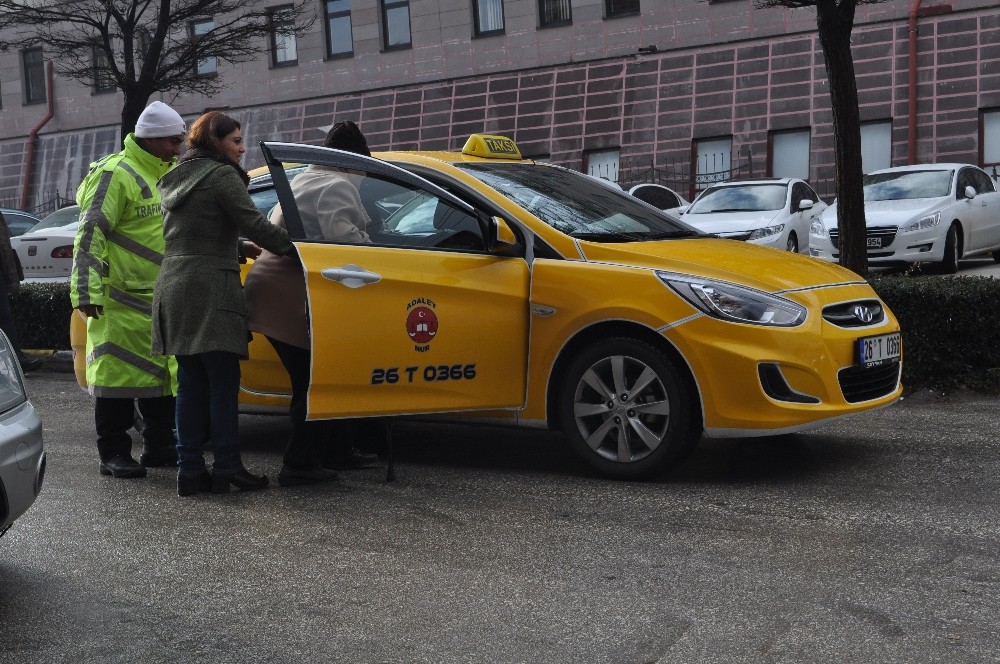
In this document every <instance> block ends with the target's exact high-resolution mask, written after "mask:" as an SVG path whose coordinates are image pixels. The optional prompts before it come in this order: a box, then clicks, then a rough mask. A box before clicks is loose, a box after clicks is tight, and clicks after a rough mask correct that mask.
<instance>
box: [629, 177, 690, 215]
mask: <svg viewBox="0 0 1000 664" xmlns="http://www.w3.org/2000/svg"><path fill="white" fill-rule="evenodd" d="M628 193H630V194H632V195H633V196H635V197H636V198H638V199H639V200H640V201H644V202H646V203H649V204H650V205H652V206H653V207H655V208H658V209H660V210H663V211H664V212H670V213H673V214H680V210H679V208H681V207H683V206H686V205H687V204H688V201H687V199H686V198H684V197H683V196H681V195H680V194H678V193H677V192H676V191H674V190H673V189H671V188H670V187H667V186H665V185H662V184H657V183H655V182H648V183H643V184H637V185H633V186H632V187H630V188H629V190H628Z"/></svg>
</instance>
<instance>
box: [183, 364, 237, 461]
mask: <svg viewBox="0 0 1000 664" xmlns="http://www.w3.org/2000/svg"><path fill="white" fill-rule="evenodd" d="M239 393H240V358H239V356H238V355H236V354H235V353H227V352H225V351H212V352H208V353H199V354H197V355H178V356H177V461H178V473H180V474H182V475H194V474H197V473H201V472H204V471H205V444H206V443H208V442H211V444H212V449H213V451H214V454H215V464H214V466H213V468H212V470H213V472H216V473H223V474H227V473H233V472H236V471H237V470H239V469H240V468H242V467H243V461H242V459H241V458H240V438H239V419H240V418H239Z"/></svg>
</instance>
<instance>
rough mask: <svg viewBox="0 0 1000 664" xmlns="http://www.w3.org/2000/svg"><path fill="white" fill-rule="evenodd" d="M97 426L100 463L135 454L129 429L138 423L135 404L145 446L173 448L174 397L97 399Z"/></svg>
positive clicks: (95, 411)
mask: <svg viewBox="0 0 1000 664" xmlns="http://www.w3.org/2000/svg"><path fill="white" fill-rule="evenodd" d="M96 401H97V403H96V404H95V405H94V424H95V425H96V427H97V452H98V454H100V455H101V461H106V460H108V459H110V458H111V457H115V456H128V455H130V454H131V453H132V436H130V435H129V433H128V430H129V429H130V428H132V426H133V424H134V423H135V405H136V404H138V406H139V414H140V415H142V430H141V431H140V432H139V433H140V434H141V435H142V440H143V443H144V444H145V445H146V446H147V447H150V448H155V447H171V448H172V447H174V446H175V445H176V444H177V443H176V439H175V437H174V405H175V403H174V402H175V399H174V397H150V398H146V399H122V398H117V397H114V398H113V397H97V400H96Z"/></svg>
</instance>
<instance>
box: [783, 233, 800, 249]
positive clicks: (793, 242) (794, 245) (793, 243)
mask: <svg viewBox="0 0 1000 664" xmlns="http://www.w3.org/2000/svg"><path fill="white" fill-rule="evenodd" d="M785 250H786V251H790V252H792V253H793V254H797V253H799V240H798V238H797V237H795V231H792V232H791V233H789V234H788V240H787V241H786V242H785Z"/></svg>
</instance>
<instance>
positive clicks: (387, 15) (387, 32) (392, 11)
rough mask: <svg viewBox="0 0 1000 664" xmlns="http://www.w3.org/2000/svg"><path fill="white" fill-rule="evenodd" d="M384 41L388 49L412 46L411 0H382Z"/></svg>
mask: <svg viewBox="0 0 1000 664" xmlns="http://www.w3.org/2000/svg"><path fill="white" fill-rule="evenodd" d="M382 42H383V43H384V44H385V49H386V50H390V49H394V48H408V47H409V46H410V0H382Z"/></svg>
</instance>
